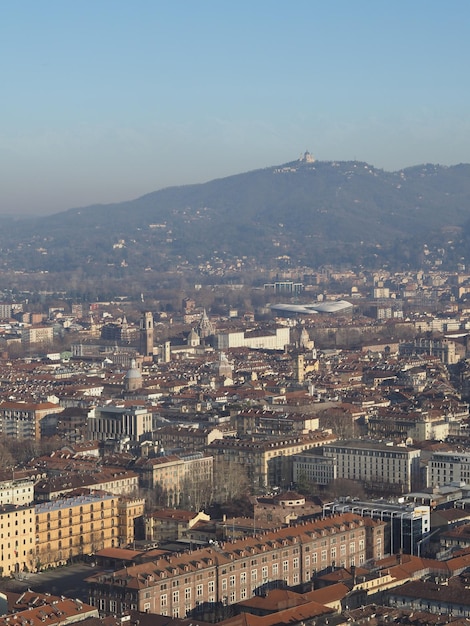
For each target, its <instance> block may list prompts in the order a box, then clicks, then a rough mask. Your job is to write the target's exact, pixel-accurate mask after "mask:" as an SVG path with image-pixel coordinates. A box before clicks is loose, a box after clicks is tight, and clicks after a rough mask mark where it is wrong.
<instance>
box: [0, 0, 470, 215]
mask: <svg viewBox="0 0 470 626" xmlns="http://www.w3.org/2000/svg"><path fill="white" fill-rule="evenodd" d="M469 18H470V6H469V4H468V3H467V2H464V1H455V2H452V3H451V4H444V3H441V2H435V1H426V2H424V1H415V2H413V3H408V2H403V1H402V2H395V3H376V2H372V1H367V0H359V1H358V2H354V3H350V2H345V1H343V2H341V1H338V2H335V3H327V2H320V1H317V2H307V1H304V0H301V1H299V2H297V3H295V4H288V3H281V2H277V1H274V2H273V1H270V2H267V1H260V2H256V3H249V2H246V1H242V2H238V3H219V2H214V1H206V2H202V3H189V2H186V3H185V2H173V3H161V2H152V1H145V0H142V1H141V2H138V3H128V2H122V1H116V0H113V1H112V2H111V1H102V2H100V3H96V2H90V1H83V2H80V3H62V2H57V1H50V0H47V1H45V2H41V3H38V2H35V1H32V0H26V1H25V2H22V3H8V4H4V5H3V6H2V7H1V9H0V50H1V53H2V57H3V59H4V60H5V63H4V64H3V67H2V69H1V70H0V75H1V81H2V98H1V100H0V113H1V115H0V120H1V122H0V137H1V148H0V165H1V168H0V171H1V174H0V182H1V187H2V192H3V193H2V197H1V202H0V214H48V213H54V212H57V211H61V210H65V209H67V208H70V207H73V206H82V205H87V204H93V203H107V202H113V201H119V200H125V199H129V198H134V197H137V196H140V195H142V194H145V193H147V192H150V191H154V190H156V189H160V188H162V187H166V186H170V185H183V184H187V183H193V182H203V181H207V180H211V179H213V178H217V177H222V176H227V175H230V174H234V173H237V172H243V171H248V170H250V169H256V168H263V167H267V166H269V165H274V164H280V163H285V162H287V161H291V160H294V159H296V158H298V156H299V154H300V153H301V152H303V151H304V150H306V149H308V150H310V151H311V152H312V154H314V155H315V157H316V158H318V159H320V160H353V159H358V160H361V161H367V162H368V163H371V164H373V165H374V166H376V167H380V168H384V169H387V170H396V169H400V168H403V167H407V166H410V165H414V164H418V163H426V162H433V163H441V164H448V165H450V164H455V163H459V162H468V161H469V160H470V148H469V146H470V122H469V110H470V108H469V106H468V105H469V85H468V81H466V80H465V76H466V73H467V67H466V64H467V59H468V58H469V53H470V50H469V46H470V44H469V40H468V35H467V28H468V23H469Z"/></svg>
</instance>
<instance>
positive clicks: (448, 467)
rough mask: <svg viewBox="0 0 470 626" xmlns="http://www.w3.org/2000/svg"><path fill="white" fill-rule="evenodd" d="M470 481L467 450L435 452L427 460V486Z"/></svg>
mask: <svg viewBox="0 0 470 626" xmlns="http://www.w3.org/2000/svg"><path fill="white" fill-rule="evenodd" d="M452 482H456V483H460V482H464V483H470V453H469V452H435V453H434V454H433V455H432V456H431V457H430V459H429V461H428V467H427V486H428V487H436V486H441V485H446V484H449V483H452Z"/></svg>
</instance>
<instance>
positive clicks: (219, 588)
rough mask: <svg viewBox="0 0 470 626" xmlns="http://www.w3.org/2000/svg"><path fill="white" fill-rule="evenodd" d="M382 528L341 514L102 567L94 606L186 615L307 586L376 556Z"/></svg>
mask: <svg viewBox="0 0 470 626" xmlns="http://www.w3.org/2000/svg"><path fill="white" fill-rule="evenodd" d="M383 530H384V523H383V522H380V521H373V520H370V519H363V518H361V517H359V516H357V515H351V514H345V515H338V516H336V517H334V518H327V519H324V520H317V521H315V522H309V523H305V524H302V525H300V526H291V527H288V528H283V529H280V530H276V531H271V532H268V533H266V534H264V535H262V536H257V537H247V538H244V539H240V540H238V541H235V542H230V543H224V544H220V545H219V544H214V545H213V546H212V547H210V548H202V549H200V550H193V551H190V552H186V553H184V554H174V555H167V556H166V557H161V558H158V559H156V560H154V561H151V562H147V563H142V564H139V565H134V566H131V567H127V568H125V569H123V570H120V571H117V572H113V573H107V572H97V573H96V574H95V575H93V576H91V577H89V578H88V579H87V583H88V585H89V598H90V604H92V605H94V606H96V607H97V608H98V609H99V610H100V612H102V613H109V614H114V615H122V614H124V613H125V612H127V611H129V610H138V611H142V612H148V613H159V614H162V615H168V616H171V617H185V616H186V615H188V614H190V612H191V611H193V610H194V609H196V610H197V607H200V608H201V609H202V608H203V607H204V605H207V604H216V603H221V604H225V605H229V604H235V603H236V602H241V601H243V600H247V599H248V598H251V597H253V596H254V595H256V594H257V593H259V592H260V591H261V590H263V589H266V588H269V587H276V586H283V585H288V586H292V585H299V584H302V583H309V582H310V581H311V580H312V578H313V577H314V576H315V574H316V573H317V572H319V571H321V570H324V569H326V568H327V567H331V566H332V565H336V564H338V565H340V566H341V567H351V566H354V565H361V564H362V563H364V562H365V561H366V560H368V559H370V558H377V557H378V556H379V554H381V552H380V553H379V552H377V545H378V541H377V540H378V539H379V538H381V537H383ZM379 545H380V544H379ZM382 545H383V544H382Z"/></svg>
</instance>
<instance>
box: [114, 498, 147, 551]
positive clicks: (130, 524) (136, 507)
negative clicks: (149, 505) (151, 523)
mask: <svg viewBox="0 0 470 626" xmlns="http://www.w3.org/2000/svg"><path fill="white" fill-rule="evenodd" d="M144 510H145V498H125V497H121V498H119V502H118V515H119V526H118V528H119V534H118V537H119V545H120V546H127V545H129V544H131V543H132V542H133V541H134V539H135V524H136V520H138V519H139V518H142V525H143V515H144Z"/></svg>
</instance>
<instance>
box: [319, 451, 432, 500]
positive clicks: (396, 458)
mask: <svg viewBox="0 0 470 626" xmlns="http://www.w3.org/2000/svg"><path fill="white" fill-rule="evenodd" d="M323 454H324V456H325V457H330V458H335V459H336V471H337V477H338V478H348V479H351V480H357V481H360V482H361V483H363V484H364V486H365V487H366V488H367V489H369V490H371V491H378V492H393V493H397V494H399V493H407V492H409V491H413V490H416V489H418V488H419V487H420V486H421V485H420V471H419V470H420V455H421V452H420V450H417V449H415V448H409V447H406V446H396V445H388V444H386V443H380V442H378V441H362V440H360V441H337V442H335V443H328V444H326V445H325V446H324V447H323Z"/></svg>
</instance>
